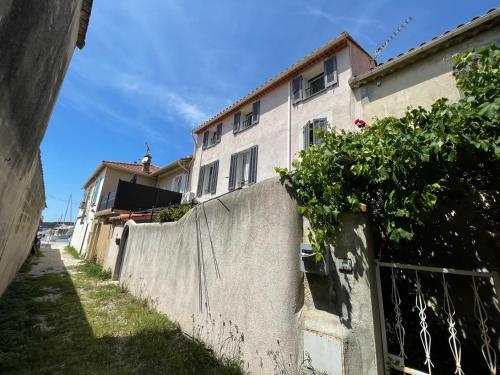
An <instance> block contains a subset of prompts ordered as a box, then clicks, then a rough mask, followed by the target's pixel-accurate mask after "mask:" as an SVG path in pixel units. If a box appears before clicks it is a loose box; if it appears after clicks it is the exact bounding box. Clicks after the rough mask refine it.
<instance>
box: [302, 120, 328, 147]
mask: <svg viewBox="0 0 500 375" xmlns="http://www.w3.org/2000/svg"><path fill="white" fill-rule="evenodd" d="M318 130H321V131H326V130H327V128H326V118H320V119H314V120H313V121H308V122H307V124H305V125H304V128H303V135H304V149H306V148H308V147H310V146H314V145H320V144H321V139H320V138H319V137H318V136H317V135H316V132H317V131H318Z"/></svg>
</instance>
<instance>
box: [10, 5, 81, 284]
mask: <svg viewBox="0 0 500 375" xmlns="http://www.w3.org/2000/svg"><path fill="white" fill-rule="evenodd" d="M80 8H81V0H67V1H56V0H47V1H30V0H15V1H9V0H7V1H3V2H1V4H0V46H1V47H0V49H1V53H0V270H1V272H0V294H1V293H2V292H3V290H4V289H5V287H6V285H7V284H8V282H9V281H10V280H11V279H12V277H13V275H14V274H15V273H16V272H17V269H18V266H19V265H20V264H21V263H22V261H23V260H24V259H25V257H26V254H27V251H28V250H29V245H30V243H31V240H32V239H33V237H34V228H36V226H37V225H38V222H39V219H40V213H41V210H42V208H43V204H44V199H43V182H42V177H41V173H42V171H41V168H40V163H39V160H38V154H39V146H40V143H41V141H42V138H43V135H44V133H45V130H46V128H47V124H48V121H49V117H50V115H51V113H52V109H53V107H54V104H55V101H56V98H57V95H58V93H59V88H60V86H61V84H62V81H63V78H64V75H65V73H66V69H67V67H68V64H69V62H70V59H71V56H72V54H73V50H74V48H75V44H76V40H77V35H78V27H79V21H80ZM19 239H21V240H19ZM18 240H19V241H18Z"/></svg>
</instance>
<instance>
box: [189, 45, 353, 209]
mask: <svg viewBox="0 0 500 375" xmlns="http://www.w3.org/2000/svg"><path fill="white" fill-rule="evenodd" d="M335 56H337V69H338V80H339V82H338V84H336V85H334V86H332V87H329V88H328V89H326V90H325V91H324V92H322V93H319V94H316V95H314V96H313V97H310V98H308V99H306V100H304V101H302V102H300V103H297V104H295V105H291V104H289V95H290V82H287V83H286V84H283V85H281V86H280V87H278V88H276V89H274V90H273V91H271V92H269V93H268V94H266V95H264V96H263V97H261V98H260V106H261V108H260V111H261V114H260V120H259V123H258V125H256V126H253V127H251V128H249V129H246V130H244V131H242V132H240V133H237V134H233V116H234V112H232V113H230V114H229V115H227V116H226V117H224V118H223V119H222V123H223V127H222V138H221V142H220V143H219V144H217V145H215V146H213V147H210V148H208V149H207V150H202V141H203V139H202V138H203V132H201V133H200V134H199V136H198V141H197V146H196V152H195V155H194V160H193V167H192V170H191V177H190V185H189V189H190V191H192V192H194V193H196V188H197V185H198V176H199V170H200V166H201V165H205V164H209V163H212V162H214V161H216V160H219V175H218V180H217V193H216V194H215V195H210V194H206V195H203V196H202V197H201V198H198V199H199V200H200V201H205V200H207V199H210V198H213V197H215V196H219V195H221V194H224V193H226V192H228V183H229V166H230V160H231V154H233V153H236V152H240V151H243V150H245V149H248V148H250V147H251V146H254V145H258V146H259V154H258V163H257V182H259V181H262V180H263V179H266V178H270V177H273V176H276V172H275V171H274V168H275V167H288V166H289V146H288V142H289V113H290V123H291V157H292V159H293V158H295V157H296V153H297V152H298V151H299V150H301V149H302V148H303V143H304V141H303V133H302V128H303V126H304V125H305V124H306V123H307V121H309V120H312V119H314V118H321V117H326V118H327V119H328V121H329V122H331V123H332V124H333V125H334V126H335V127H337V128H338V129H346V130H353V131H355V130H357V128H356V127H355V126H354V118H355V117H354V116H355V98H354V94H353V92H352V90H351V88H350V86H349V84H348V81H349V79H350V78H351V74H352V72H351V58H350V56H351V54H350V50H349V47H345V48H343V49H342V50H340V51H338V52H337V53H336V54H335ZM319 66H320V67H322V66H323V61H322V62H320V63H318V64H316V65H314V66H312V67H311V68H310V69H315V68H317V67H319ZM235 112H236V111H235ZM216 126H217V125H216V124H215V125H214V126H213V127H212V128H211V129H210V130H211V131H214V129H215V127H216Z"/></svg>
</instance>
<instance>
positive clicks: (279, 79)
mask: <svg viewBox="0 0 500 375" xmlns="http://www.w3.org/2000/svg"><path fill="white" fill-rule="evenodd" d="M348 40H349V41H351V42H354V43H355V44H356V45H358V46H359V44H358V43H357V42H356V41H355V40H354V39H353V38H352V37H351V36H350V35H349V34H348V33H347V32H345V31H344V32H342V33H340V35H339V36H338V37H337V38H335V39H333V40H332V41H330V42H328V43H327V44H326V45H324V46H323V47H320V48H318V49H317V50H316V51H313V52H312V53H310V54H309V55H307V56H306V57H304V58H303V59H301V60H300V61H298V62H296V63H295V64H293V65H291V66H290V67H288V68H287V69H285V70H284V71H283V72H281V73H280V74H278V75H277V76H275V77H273V78H271V79H270V80H269V81H268V82H266V83H264V84H263V85H261V86H260V87H258V88H257V89H255V90H254V91H252V92H250V93H249V94H247V95H246V96H244V97H243V98H241V99H240V100H238V101H236V102H235V103H233V104H232V105H231V106H229V107H227V108H226V109H224V110H223V111H221V112H219V113H218V114H216V115H215V116H213V117H212V118H211V119H209V120H208V121H206V122H204V123H203V124H201V125H200V126H198V127H197V128H194V129H193V134H198V133H199V132H201V131H202V130H204V129H206V128H208V127H210V126H212V125H214V124H215V123H216V122H218V121H220V120H221V119H222V118H223V117H225V116H227V115H228V114H229V113H231V112H233V111H235V110H237V109H239V108H241V107H243V106H245V105H246V104H249V103H250V102H252V101H254V100H256V99H258V98H260V97H262V96H263V95H265V94H266V93H267V92H269V91H270V90H272V89H274V88H275V87H278V86H280V85H282V84H283V83H285V82H287V81H288V80H290V79H291V78H293V77H294V76H296V75H297V74H299V73H300V72H302V71H303V70H305V69H307V68H308V67H309V66H310V65H312V64H314V63H316V62H317V60H318V59H321V58H322V57H324V56H325V55H328V54H331V53H333V52H335V51H337V50H338V49H340V48H343V47H345V46H346V45H347V41H348ZM361 49H362V51H363V52H365V53H366V54H367V55H368V56H370V57H371V55H370V54H369V53H368V52H366V51H365V50H364V49H363V48H361Z"/></svg>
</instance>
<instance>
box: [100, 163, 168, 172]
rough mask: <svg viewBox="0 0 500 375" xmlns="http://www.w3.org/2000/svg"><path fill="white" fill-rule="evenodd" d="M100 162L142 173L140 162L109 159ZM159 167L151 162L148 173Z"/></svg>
mask: <svg viewBox="0 0 500 375" xmlns="http://www.w3.org/2000/svg"><path fill="white" fill-rule="evenodd" d="M102 163H103V164H105V165H108V166H110V167H115V168H119V169H127V170H129V171H131V172H134V173H137V172H139V173H144V172H143V171H142V164H139V163H122V162H119V161H109V160H104V161H103V162H102ZM159 169H160V167H158V166H156V165H153V164H151V165H150V166H149V172H150V173H154V172H156V171H157V170H159Z"/></svg>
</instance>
